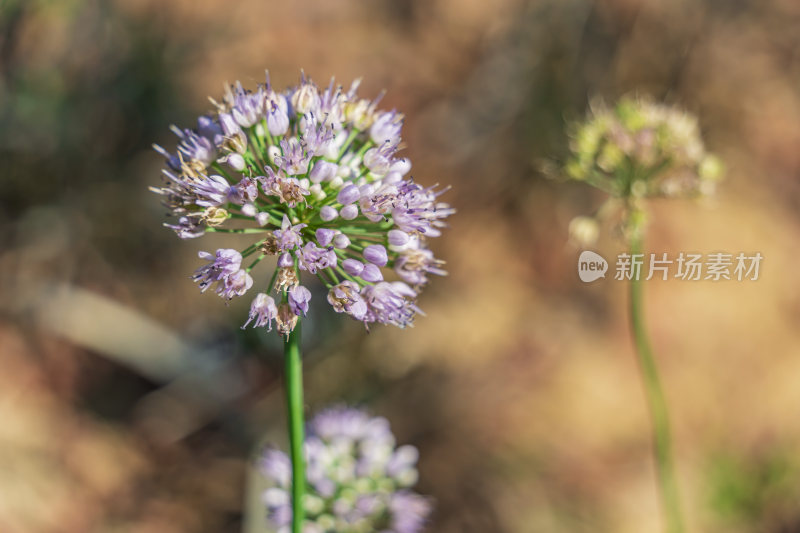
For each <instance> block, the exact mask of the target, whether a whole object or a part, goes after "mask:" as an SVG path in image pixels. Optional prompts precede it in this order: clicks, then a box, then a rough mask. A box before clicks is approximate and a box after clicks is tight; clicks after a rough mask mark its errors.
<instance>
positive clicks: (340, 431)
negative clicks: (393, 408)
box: [260, 407, 432, 533]
mask: <svg viewBox="0 0 800 533" xmlns="http://www.w3.org/2000/svg"><path fill="white" fill-rule="evenodd" d="M304 450H305V455H306V461H307V467H306V476H307V478H308V493H307V494H306V497H305V500H304V502H305V510H306V523H305V525H304V531H306V532H311V531H313V532H317V531H319V532H322V533H333V532H343V531H375V532H377V531H380V532H381V533H418V532H420V531H422V528H423V527H424V525H425V522H426V520H427V518H428V516H429V515H430V512H431V508H432V506H431V502H430V500H429V499H427V498H425V497H423V496H420V495H419V494H416V493H415V492H413V491H412V490H411V489H412V487H413V486H414V484H415V483H416V481H417V470H416V463H417V456H418V454H417V452H416V448H414V447H413V446H401V447H399V448H398V447H396V441H395V438H394V435H393V434H392V432H391V429H390V428H389V423H388V421H387V420H386V419H385V418H381V417H370V416H369V415H367V414H366V413H365V412H364V411H361V410H359V409H351V408H347V407H334V408H331V409H327V410H325V411H322V412H321V413H319V414H317V415H316V416H315V417H314V418H313V419H311V421H309V423H308V429H307V432H306V441H305V447H304ZM398 465H399V466H398ZM260 467H261V472H262V474H264V476H266V478H267V479H268V480H269V481H270V483H271V485H272V486H271V487H270V488H269V489H267V490H266V491H265V492H264V494H263V501H264V504H265V505H266V508H267V518H268V521H269V522H270V525H272V526H273V527H276V528H281V527H283V526H285V525H287V524H289V523H290V522H291V513H292V511H291V505H290V497H289V491H290V490H291V479H290V463H289V458H288V457H287V456H286V454H284V453H282V452H279V451H277V450H274V449H267V450H266V451H265V452H264V454H263V456H262V458H261V461H260Z"/></svg>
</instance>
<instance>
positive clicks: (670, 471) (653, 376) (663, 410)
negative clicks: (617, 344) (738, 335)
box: [630, 230, 684, 533]
mask: <svg viewBox="0 0 800 533" xmlns="http://www.w3.org/2000/svg"><path fill="white" fill-rule="evenodd" d="M630 246H631V256H632V257H635V254H641V253H642V248H643V247H642V237H641V231H637V230H634V231H633V235H632V236H631V238H630ZM638 274H639V273H637V272H636V271H634V272H633V276H632V277H631V287H630V314H631V316H630V318H631V329H632V332H633V341H634V344H635V345H636V355H637V358H638V362H639V370H640V371H641V375H642V384H643V386H644V392H645V396H646V397H647V405H648V408H649V410H650V416H651V419H652V425H653V427H652V429H653V450H654V453H655V460H656V468H657V470H658V481H659V487H660V495H661V504H662V506H663V512H664V517H665V521H666V531H667V533H682V532H683V531H684V526H683V518H682V515H681V506H680V498H679V495H678V482H677V479H676V477H675V465H674V461H673V457H672V438H671V436H670V427H669V409H668V407H667V401H666V398H665V397H664V390H663V388H662V387H661V379H660V378H659V375H658V367H657V365H656V361H655V358H654V356H653V349H652V347H651V346H650V340H649V338H648V336H647V329H646V326H645V321H644V309H643V307H644V306H643V303H642V296H643V287H642V280H641V279H640V277H641V276H639V275H638Z"/></svg>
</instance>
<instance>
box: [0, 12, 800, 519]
mask: <svg viewBox="0 0 800 533" xmlns="http://www.w3.org/2000/svg"><path fill="white" fill-rule="evenodd" d="M0 30H1V31H0V195H1V196H0V197H1V198H2V202H3V206H2V210H0V225H2V231H1V232H0V299H1V302H2V307H1V308H0V313H1V314H0V531H2V532H4V533H61V532H65V533H66V532H70V533H73V532H84V531H86V532H101V531H102V532H137V533H145V532H165V533H169V532H206V531H208V532H234V531H247V532H248V533H253V532H255V531H259V530H260V525H259V524H260V521H261V519H262V517H261V514H263V513H262V510H261V508H260V506H259V503H258V486H259V480H258V478H257V476H255V475H254V474H253V472H252V469H251V464H252V457H253V454H254V453H255V452H256V451H257V450H258V447H259V446H260V445H261V443H263V442H265V441H266V442H272V443H275V444H278V445H280V446H285V440H284V439H285V436H284V432H283V424H284V419H283V414H282V413H283V399H282V393H281V389H280V368H281V356H280V346H279V344H278V341H277V339H276V338H274V334H273V335H272V336H268V335H266V334H265V333H263V332H253V331H247V332H242V331H240V330H239V325H240V324H241V323H242V322H243V318H244V316H245V313H246V307H247V305H248V303H247V302H245V301H240V302H234V303H233V304H232V305H231V306H230V307H229V308H226V307H225V306H224V305H223V303H222V302H221V301H220V300H219V299H218V298H214V297H213V296H210V295H200V294H199V292H198V291H197V288H196V287H195V286H194V285H193V284H192V283H191V281H190V280H189V274H190V273H191V272H192V271H193V269H194V268H196V266H197V264H198V263H197V259H196V252H197V250H198V249H200V248H201V247H202V248H203V249H207V248H208V247H211V246H213V245H214V242H213V239H211V238H209V237H206V239H207V240H204V241H187V242H180V241H178V240H177V239H176V238H175V237H174V235H173V234H172V233H171V232H170V231H169V230H167V229H165V228H163V227H161V223H162V221H163V218H162V216H163V209H162V208H161V207H160V206H159V202H158V198H156V197H155V195H152V194H150V193H149V192H148V191H147V186H148V185H150V184H155V183H157V182H158V179H159V178H158V173H159V168H160V166H161V163H162V160H161V158H160V157H159V156H158V155H157V154H155V153H154V152H153V151H152V150H150V143H151V142H159V143H162V144H164V145H165V146H168V147H170V148H172V147H173V146H174V140H173V138H172V136H171V135H170V133H169V131H168V125H169V124H171V123H175V124H179V125H191V124H192V123H193V120H194V117H195V116H196V115H198V114H200V113H201V112H203V111H205V110H206V109H207V107H208V105H209V104H208V103H207V100H206V96H207V95H214V96H217V95H219V94H220V93H221V88H222V84H223V83H224V82H232V81H234V80H236V79H240V80H242V82H243V83H244V84H245V85H246V86H247V85H249V86H251V87H252V86H255V84H256V83H257V82H260V81H262V79H263V71H264V69H265V68H269V69H270V73H271V75H272V80H273V83H274V84H275V85H276V86H278V87H283V86H286V85H289V84H293V83H295V82H296V80H297V79H298V75H299V69H300V68H304V69H305V71H306V72H307V73H308V74H309V75H310V76H312V77H313V78H314V79H315V80H316V81H317V82H318V83H320V84H324V83H327V80H328V79H329V77H330V76H331V75H335V76H336V77H337V80H339V81H341V82H342V83H345V84H349V82H350V81H351V80H352V79H353V78H355V77H359V76H363V77H364V83H363V85H362V91H361V92H362V94H364V95H377V94H378V93H379V91H380V90H381V89H383V88H386V89H387V90H388V94H387V95H386V97H385V99H384V100H383V104H382V106H383V107H397V108H398V109H400V110H402V111H403V112H404V113H405V114H406V116H407V120H406V127H405V135H404V137H405V139H406V143H407V151H406V155H408V156H409V157H411V158H412V161H413V162H414V169H413V171H412V172H413V174H414V176H415V178H416V179H417V180H418V181H420V182H421V183H423V184H429V185H430V184H434V183H437V182H438V183H441V184H452V185H453V190H452V192H450V193H448V195H447V199H448V200H449V201H450V202H451V203H452V204H454V205H455V206H456V207H457V208H458V210H459V213H458V214H457V215H456V216H455V217H453V218H452V221H451V222H452V227H451V228H450V230H449V231H448V232H447V233H446V235H445V237H444V238H442V239H438V241H439V242H436V243H435V249H436V251H437V255H441V256H442V257H444V258H445V259H446V260H447V262H448V269H449V270H450V273H451V275H450V276H449V277H448V278H445V279H437V280H435V282H434V283H433V284H432V285H431V286H430V288H429V290H428V291H427V292H426V293H425V295H424V296H423V299H422V302H421V305H422V307H423V308H424V309H425V311H426V312H427V315H428V316H427V317H425V318H420V319H419V320H418V323H417V326H416V327H415V328H414V329H412V330H407V331H399V330H394V329H389V328H375V329H374V330H373V331H372V332H371V333H370V334H369V335H367V334H365V333H364V331H363V328H362V327H360V326H359V325H358V324H356V323H353V322H350V321H347V320H344V319H343V318H342V317H340V316H333V313H332V312H331V311H330V310H329V309H327V306H325V305H318V306H316V307H314V308H313V309H312V312H311V315H312V317H311V319H310V320H309V321H307V324H310V327H307V328H305V330H304V333H305V334H307V335H306V337H307V338H306V339H305V341H304V342H305V346H306V372H307V380H306V386H307V400H308V404H309V410H310V411H314V410H315V409H318V408H319V407H321V406H324V405H327V404H329V403H335V402H341V401H344V402H348V403H355V404H362V405H366V406H368V407H369V408H370V409H371V410H372V411H373V412H374V413H376V414H381V415H384V416H387V417H388V418H389V419H390V420H391V422H392V425H393V428H394V430H395V432H396V434H397V435H398V438H399V440H400V441H401V442H404V443H412V444H414V445H416V446H418V447H419V448H420V451H421V457H422V458H421V463H420V471H421V482H420V485H419V490H420V492H423V493H425V494H430V495H431V496H433V497H434V498H435V500H436V502H437V510H436V513H435V516H434V519H433V522H432V524H431V526H430V527H429V531H437V532H440V533H446V532H453V533H455V532H465V531H466V532H473V531H474V532H520V533H525V532H532V533H533V532H577V533H580V532H587V533H588V532H592V533H595V532H598V531H601V532H620V533H643V532H645V533H648V532H655V531H659V530H660V515H659V509H658V505H657V499H656V493H655V490H656V489H655V480H654V470H653V465H652V461H651V456H650V444H649V426H648V418H647V412H646V410H645V408H644V403H643V395H642V391H641V388H640V385H639V381H638V376H637V369H636V366H635V360H634V357H633V352H632V349H631V344H630V341H629V338H628V329H627V322H626V316H625V286H624V284H622V283H621V282H616V281H614V280H612V279H611V278H608V279H606V280H604V281H600V282H597V283H594V284H591V285H585V284H582V283H581V282H580V281H579V280H578V278H577V275H576V269H575V265H576V259H577V255H578V253H579V250H578V249H577V248H574V247H571V246H570V245H569V244H568V233H567V226H568V223H569V221H570V219H571V218H572V217H574V216H576V215H580V214H587V213H589V212H591V211H592V210H594V209H595V208H596V207H597V206H598V205H599V203H600V202H601V200H602V199H601V197H600V196H598V195H596V194H594V193H593V192H592V191H590V190H588V189H586V188H584V187H581V186H580V185H579V184H573V183H561V182H558V181H554V180H552V179H548V178H545V177H544V176H543V175H542V174H541V173H540V171H539V170H538V169H539V168H541V167H540V163H541V161H542V160H543V159H544V158H547V159H549V160H556V161H557V160H560V159H563V157H564V156H565V153H566V145H567V140H566V137H565V133H564V127H565V120H568V119H573V118H578V117H580V116H582V114H583V113H584V111H585V108H586V105H587V102H588V100H589V99H590V98H591V97H594V96H600V97H603V98H605V99H607V100H613V99H615V98H617V97H619V96H621V95H623V94H630V93H640V94H649V95H652V96H654V97H655V98H658V99H663V100H666V101H668V102H674V103H679V104H681V105H682V106H684V107H686V108H687V109H689V110H691V111H692V112H694V113H696V114H697V115H698V116H699V118H700V121H701V125H702V127H703V131H704V134H705V138H706V140H707V144H708V146H709V148H710V149H711V150H712V151H715V152H717V153H718V154H719V155H720V156H722V158H723V159H724V160H725V161H726V164H727V167H728V178H727V181H726V182H725V183H724V184H723V185H722V186H721V187H720V194H719V195H718V197H717V198H716V199H715V200H714V201H712V202H707V203H705V204H697V203H691V202H680V201H675V202H672V203H670V202H663V203H655V204H653V206H652V207H653V219H652V223H651V225H650V229H649V235H648V244H649V248H650V249H651V250H652V251H656V252H669V253H670V254H673V253H677V252H679V251H694V252H703V253H709V252H715V251H726V252H731V253H738V252H740V251H744V252H755V251H760V252H761V253H762V254H763V255H764V257H765V259H764V262H763V264H762V272H761V278H760V279H759V280H758V281H756V282H735V281H731V282H718V283H712V282H680V281H676V280H671V281H667V282H649V283H648V284H646V291H647V295H646V297H647V311H648V317H647V320H648V323H649V325H650V329H651V333H652V335H653V339H654V343H655V346H656V349H657V355H658V358H659V361H660V364H661V366H662V371H663V374H664V380H665V386H666V389H667V394H668V397H669V400H670V403H671V406H672V419H673V424H674V430H675V438H676V453H677V460H678V465H679V478H680V484H681V488H682V497H683V502H684V506H685V508H686V512H687V515H688V520H689V523H690V526H691V527H690V529H691V531H694V532H700V531H703V532H723V531H724V532H734V533H736V532H764V533H790V532H798V531H800V496H799V495H800V454H799V453H798V452H800V416H799V415H800V332H798V327H797V324H798V322H799V321H800V279H799V278H800V276H798V265H797V261H799V260H800V256H798V254H797V253H796V251H797V243H798V242H799V241H798V239H800V219H799V217H798V208H799V207H800V181H798V176H800V4H798V3H797V1H796V0H774V1H756V0H736V1H728V0H709V1H700V2H698V1H689V0H679V1H672V0H659V1H653V2H645V1H643V0H610V1H605V2H599V1H598V2H594V3H593V2H590V1H587V0H549V1H545V0H541V1H522V0H499V1H497V2H481V1H477V0H403V1H390V0H375V1H371V2H359V1H356V0H331V1H320V2H311V1H298V2H264V1H260V0H240V1H236V2H230V1H229V2H221V1H213V0H178V1H173V2H163V1H155V0H152V1H150V0H114V1H112V0H60V1H58V2H56V1H48V0H3V1H0ZM606 235H610V232H608V231H607V232H606ZM620 247H621V243H620V242H619V241H617V240H614V239H613V238H612V237H610V236H606V237H603V238H602V239H601V242H600V243H599V244H598V246H597V250H598V251H600V252H601V253H602V254H604V255H605V256H606V257H607V258H609V257H613V256H615V255H616V253H617V252H618V251H620ZM323 300H324V298H323V295H322V293H321V292H319V291H318V292H317V293H316V298H315V300H314V301H315V302H316V303H317V304H319V303H320V302H322V301H323ZM312 303H313V302H312Z"/></svg>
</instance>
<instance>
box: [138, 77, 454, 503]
mask: <svg viewBox="0 0 800 533" xmlns="http://www.w3.org/2000/svg"><path fill="white" fill-rule="evenodd" d="M358 86H359V82H358V81H356V82H354V83H353V84H352V85H351V86H350V87H349V89H343V88H342V87H341V86H338V85H336V83H335V81H333V80H332V81H331V82H330V84H328V85H327V87H325V88H323V89H320V88H318V87H317V85H316V84H314V82H313V81H311V80H310V79H309V78H307V77H306V76H305V75H303V76H302V79H301V81H300V84H299V85H298V86H296V87H293V88H289V89H286V90H275V89H274V88H273V87H272V85H271V84H270V81H269V77H268V76H267V78H266V83H264V84H262V85H260V86H257V87H255V89H253V90H250V89H247V88H245V87H243V86H242V85H241V84H240V83H236V84H234V85H232V86H231V87H230V88H229V89H228V90H226V91H225V94H224V95H223V98H222V99H221V101H220V102H216V101H213V100H212V102H214V104H215V107H216V110H215V112H213V113H211V114H207V115H203V116H201V117H200V118H199V119H198V121H197V126H196V127H195V128H194V129H179V128H177V127H173V128H172V130H173V132H174V133H175V134H176V135H177V136H178V143H177V147H176V148H175V149H174V151H173V152H169V151H167V150H165V149H164V148H162V147H160V146H154V148H155V149H156V151H157V152H158V153H160V154H161V155H162V156H164V158H165V162H166V168H165V169H164V171H163V180H164V184H163V185H162V186H161V187H154V188H152V190H153V191H154V192H156V193H158V194H159V195H160V196H161V198H162V200H163V202H164V204H165V206H166V207H167V208H168V209H169V211H170V212H171V214H172V215H173V216H174V217H175V219H174V220H173V221H171V222H170V223H168V224H166V226H167V227H169V228H170V229H172V230H174V231H175V233H176V234H177V235H178V236H179V237H180V238H183V239H190V238H197V237H200V236H202V235H204V234H205V233H210V232H215V233H219V234H241V235H242V236H245V235H247V236H252V238H253V240H252V241H251V243H250V245H249V246H246V245H245V246H243V247H242V249H240V250H233V249H228V248H221V249H220V250H218V251H217V254H216V255H211V254H208V253H205V252H204V253H203V254H201V258H203V259H205V260H206V261H207V263H208V264H206V265H205V266H203V267H201V268H199V269H198V270H197V271H196V272H195V274H194V276H193V278H194V280H195V281H196V282H197V283H198V285H199V286H200V288H201V290H202V291H205V290H207V289H208V288H209V287H211V288H212V289H213V290H214V292H216V293H217V294H218V295H220V296H221V297H222V298H224V299H226V300H227V299H230V298H233V297H235V296H240V295H242V294H244V293H245V292H247V291H248V290H249V289H250V288H251V286H253V285H254V284H257V287H258V290H259V291H260V294H263V295H264V297H261V296H260V295H259V296H257V297H256V299H255V300H254V301H253V306H252V308H251V316H250V320H248V324H250V323H254V324H255V325H257V326H260V327H262V326H263V327H267V328H269V327H271V325H272V323H273V321H274V322H275V323H276V324H277V328H278V330H279V331H280V332H281V333H282V334H285V333H288V332H289V331H291V329H292V328H293V327H294V324H295V323H296V322H297V316H298V314H301V315H302V314H305V312H306V311H307V307H308V299H307V298H306V295H307V294H310V291H308V289H306V288H305V286H307V284H306V285H305V286H304V285H301V283H300V274H301V272H308V273H309V274H312V275H315V276H316V277H317V278H318V279H319V280H320V281H321V282H322V283H323V284H324V285H325V286H326V287H327V288H328V294H329V298H328V301H329V302H330V303H331V305H333V306H334V308H335V309H336V310H337V311H339V312H343V313H347V314H349V315H351V316H352V317H354V318H355V319H356V320H359V321H362V322H364V323H365V325H368V324H369V323H371V322H379V323H383V324H396V325H399V326H404V325H407V324H410V322H411V319H412V317H413V314H414V313H416V312H418V308H417V306H416V304H415V301H416V297H417V295H418V292H419V291H420V290H421V289H422V287H423V286H424V285H425V283H426V282H427V278H428V276H429V275H431V274H443V273H444V271H443V270H441V266H442V264H443V263H442V262H441V261H439V260H437V259H436V258H435V257H434V256H433V254H432V252H431V251H430V250H429V249H428V248H427V246H428V244H429V243H430V241H431V240H432V239H433V238H435V237H438V236H439V235H440V234H441V231H442V229H443V228H444V227H445V219H446V218H447V217H448V216H449V215H450V214H452V213H453V209H452V208H451V207H450V206H449V205H447V204H446V203H443V202H441V201H440V199H439V196H440V195H441V194H442V192H443V190H440V189H438V188H436V187H428V188H426V187H424V186H422V185H418V184H417V183H415V182H414V181H412V179H411V178H410V177H407V175H408V173H409V171H410V169H411V162H410V161H409V160H408V159H407V158H402V157H398V155H397V151H398V149H399V147H401V146H403V143H402V128H403V116H402V114H400V113H399V112H397V111H394V110H392V111H382V110H380V109H378V104H379V101H380V98H376V99H365V98H362V97H359V96H358V95H357V90H358ZM445 190H446V189H445ZM228 246H230V245H228ZM264 256H276V258H278V266H277V272H276V274H275V275H274V276H272V275H269V274H267V275H262V274H260V273H256V274H253V275H251V270H253V269H254V268H255V267H256V266H258V267H259V268H262V267H263V266H264V265H269V264H270V263H271V264H272V265H273V266H274V264H275V263H274V262H271V261H261V259H262V258H263V257H264ZM247 258H249V259H247ZM245 260H247V263H246V264H243V262H245ZM266 280H273V281H266ZM394 280H401V281H402V282H403V283H400V285H397V283H399V282H396V281H394ZM400 287H402V288H400ZM412 287H413V289H412ZM272 291H277V293H278V294H277V296H276V297H275V299H274V300H272V301H271V304H270V301H269V300H266V298H268V297H269V298H271V296H267V295H270V294H271V293H272ZM290 291H291V292H290ZM307 291H308V292H307ZM278 302H279V303H278ZM354 505H355V503H354ZM370 505H372V503H370V502H368V501H362V502H359V503H358V505H357V506H356V507H358V506H361V507H362V508H366V507H369V506H370ZM348 512H350V511H348Z"/></svg>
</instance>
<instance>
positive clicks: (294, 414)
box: [283, 318, 306, 533]
mask: <svg viewBox="0 0 800 533" xmlns="http://www.w3.org/2000/svg"><path fill="white" fill-rule="evenodd" d="M283 353H284V357H285V359H286V361H285V363H286V402H287V407H288V415H289V448H290V450H291V459H292V533H302V530H303V519H304V510H303V495H304V494H305V485H306V475H305V458H304V457H303V440H304V437H303V363H302V361H301V360H300V319H299V318H298V320H297V325H296V326H295V328H294V330H292V332H291V333H290V334H289V338H288V339H287V340H286V341H285V342H284V345H283Z"/></svg>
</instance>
